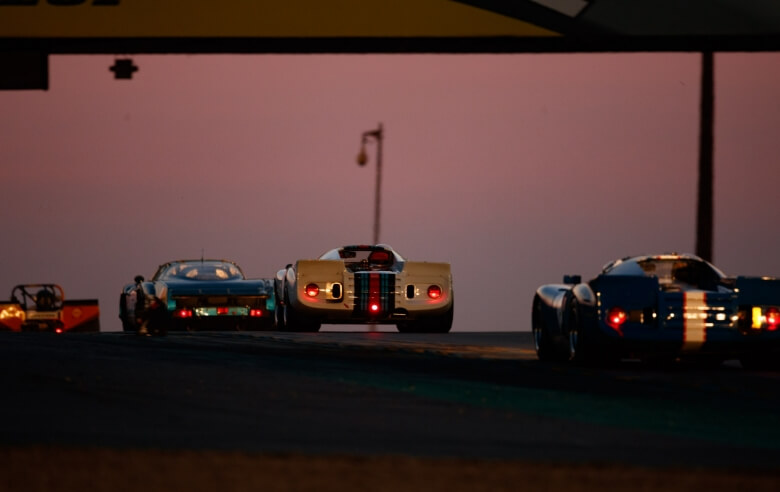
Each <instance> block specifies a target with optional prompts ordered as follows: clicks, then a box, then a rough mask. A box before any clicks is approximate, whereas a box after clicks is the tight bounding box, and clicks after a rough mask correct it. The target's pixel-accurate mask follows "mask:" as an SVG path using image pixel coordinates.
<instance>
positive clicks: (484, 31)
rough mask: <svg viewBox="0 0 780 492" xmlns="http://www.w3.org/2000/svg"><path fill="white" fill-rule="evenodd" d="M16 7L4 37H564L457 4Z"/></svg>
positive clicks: (163, 0) (217, 1) (262, 1)
mask: <svg viewBox="0 0 780 492" xmlns="http://www.w3.org/2000/svg"><path fill="white" fill-rule="evenodd" d="M10 1H11V0H2V1H0V38H4V37H27V38H47V37H64V38H67V37H107V38H143V37H174V38H176V37H195V38H197V37H220V38H231V37H270V38H287V37H347V38H349V37H378V38H381V37H480V36H518V37H524V36H557V35H558V34H557V33H554V32H552V31H549V30H547V29H543V28H541V27H538V26H535V25H533V24H529V23H527V22H523V21H520V20H517V19H513V18H511V17H506V16H503V15H499V14H495V13H492V12H488V11H486V10H482V9H479V8H475V7H471V6H468V5H464V4H461V3H458V2H452V1H450V0H394V1H378V0H374V1H371V0H329V1H327V2H325V1H322V0H276V1H273V2H271V1H267V0H210V1H208V0H187V1H186V2H183V1H180V0H121V1H119V2H116V0H114V1H113V2H107V1H106V0H97V1H99V2H101V4H97V5H95V4H94V2H95V0H85V1H83V2H79V1H76V0H74V1H66V2H64V3H60V4H59V5H53V4H51V3H50V2H47V1H46V0H39V1H37V2H31V1H29V0H26V1H25V2H21V3H25V5H19V4H18V3H17V4H14V5H9V2H10ZM55 3H56V2H55Z"/></svg>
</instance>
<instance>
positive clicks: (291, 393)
mask: <svg viewBox="0 0 780 492" xmlns="http://www.w3.org/2000/svg"><path fill="white" fill-rule="evenodd" d="M778 383H780V373H773V372H750V371H745V370H743V369H742V368H741V367H740V366H739V364H738V363H736V362H729V363H727V364H724V365H723V366H720V367H718V368H714V369H701V368H695V367H672V368H662V369H659V368H652V367H647V366H644V365H642V364H639V363H635V362H625V363H623V364H620V365H618V366H615V367H610V368H582V367H574V366H568V365H556V364H545V363H541V362H539V361H537V360H536V358H535V355H534V354H533V350H532V345H531V339H530V334H529V333H450V334H446V335H403V334H399V333H394V332H321V333H312V334H289V333H278V332H227V333H219V332H213V333H172V334H170V335H169V336H167V337H139V336H135V335H130V334H123V333H99V334H68V335H63V336H54V335H49V334H28V333H21V334H19V333H0V385H1V387H2V390H3V395H4V396H3V400H4V403H3V404H2V405H1V406H0V477H2V478H0V490H52V488H51V485H52V484H53V483H56V484H58V485H59V488H58V489H59V490H69V489H71V488H72V489H73V490H76V489H83V488H84V487H85V486H87V487H89V488H92V489H97V490H147V491H148V490H172V489H186V490H216V489H220V490H248V489H258V488H265V489H270V490H313V489H317V490H358V489H359V490H398V489H399V488H406V489H411V490H477V489H482V490H518V489H523V488H525V486H528V487H530V488H528V490H542V489H546V490H597V489H598V490H625V489H626V488H627V485H630V487H631V488H633V489H635V490H690V488H692V487H703V486H706V487H707V488H708V489H709V490H734V489H735V488H740V489H742V488H748V487H749V488H750V489H751V490H777V487H778V486H780V465H779V464H778V462H779V461H780V460H778V456H780V425H778V416H780V392H778ZM518 481H520V482H522V483H523V484H525V486H519V485H518ZM215 485H218V486H219V487H216V488H215ZM678 487H679V488H678ZM683 487H684V488H683ZM727 487H728V488H727Z"/></svg>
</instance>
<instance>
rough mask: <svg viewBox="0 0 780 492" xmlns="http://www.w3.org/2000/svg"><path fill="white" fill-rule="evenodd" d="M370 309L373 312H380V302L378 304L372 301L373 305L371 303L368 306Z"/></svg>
mask: <svg viewBox="0 0 780 492" xmlns="http://www.w3.org/2000/svg"><path fill="white" fill-rule="evenodd" d="M368 309H369V310H370V311H371V312H372V313H378V312H379V304H377V303H376V302H372V303H371V305H370V306H368Z"/></svg>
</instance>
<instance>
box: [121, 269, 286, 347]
mask: <svg viewBox="0 0 780 492" xmlns="http://www.w3.org/2000/svg"><path fill="white" fill-rule="evenodd" d="M274 305H275V301H274V289H273V281H272V280H271V279H252V280H250V279H247V278H246V277H245V276H244V273H243V271H242V270H241V268H240V267H239V266H238V265H237V264H236V263H235V262H233V261H228V260H214V259H208V260H207V259H200V260H177V261H170V262H167V263H164V264H162V265H160V266H159V267H158V268H157V272H155V274H154V275H153V276H152V278H151V280H149V281H146V280H145V279H144V277H143V276H142V275H138V276H136V277H135V279H134V282H133V283H131V284H127V285H125V286H124V287H123V288H122V292H121V294H120V297H119V318H120V319H121V320H122V329H123V330H124V331H127V332H137V333H143V334H155V333H156V334H165V333H166V332H167V331H168V330H261V329H267V328H272V327H273V313H274V307H275V306H274Z"/></svg>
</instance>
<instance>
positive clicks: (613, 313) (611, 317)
mask: <svg viewBox="0 0 780 492" xmlns="http://www.w3.org/2000/svg"><path fill="white" fill-rule="evenodd" d="M627 320H628V313H626V310H625V309H623V308H621V307H617V306H615V307H612V308H610V309H609V311H607V318H606V320H605V321H606V323H607V324H608V325H609V326H610V327H612V328H614V329H615V330H618V331H619V330H620V327H621V326H623V323H625V322H626V321H627Z"/></svg>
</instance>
